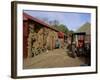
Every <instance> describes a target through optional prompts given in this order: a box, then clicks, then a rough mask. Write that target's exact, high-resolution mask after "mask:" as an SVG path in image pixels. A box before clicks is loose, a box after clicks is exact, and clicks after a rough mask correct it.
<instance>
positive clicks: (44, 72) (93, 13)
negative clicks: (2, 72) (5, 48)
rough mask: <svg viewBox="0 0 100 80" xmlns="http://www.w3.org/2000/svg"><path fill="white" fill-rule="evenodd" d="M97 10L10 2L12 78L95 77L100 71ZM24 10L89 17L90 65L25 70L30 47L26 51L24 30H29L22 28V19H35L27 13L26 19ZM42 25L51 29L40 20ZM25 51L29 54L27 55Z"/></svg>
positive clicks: (94, 7) (95, 7) (53, 4)
mask: <svg viewBox="0 0 100 80" xmlns="http://www.w3.org/2000/svg"><path fill="white" fill-rule="evenodd" d="M97 10H98V9H97V6H89V5H74V4H58V3H42V2H25V1H12V2H11V77H12V78H34V77H50V76H66V75H80V74H96V73H97V72H98V70H97V56H98V54H97V49H98V48H97V35H98V34H97V28H98V27H97V23H98V21H97V17H98V15H97ZM25 11H26V12H27V11H34V12H36V11H40V12H38V13H41V11H42V12H43V11H45V13H47V12H50V11H51V12H57V13H59V12H62V13H63V12H65V13H78V14H80V13H83V14H85V13H88V14H90V23H91V28H90V34H91V37H90V45H91V49H90V62H89V63H90V65H89V66H87V65H86V66H84V64H83V66H78V67H77V66H75V67H74V66H73V67H72V66H71V67H66V66H63V67H53V68H52V67H51V68H50V67H49V68H48V67H47V68H44V67H43V68H42V67H38V68H37V67H35V68H26V67H25V66H24V62H25V61H24V58H26V57H27V56H28V54H26V52H27V51H28V50H27V47H26V48H25V46H26V45H24V41H25V40H27V39H26V38H25V39H24V37H23V35H24V31H25V30H26V28H25V29H24V28H23V25H24V22H23V20H24V19H25V20H27V19H28V18H29V19H30V20H31V19H32V20H33V18H34V17H31V16H30V15H27V14H26V17H25V18H24V17H23V15H24V12H25ZM46 11H47V12H46ZM41 15H42V14H41ZM49 16H50V15H49ZM76 18H77V17H76ZM34 19H35V21H37V22H39V20H38V19H36V18H34ZM39 24H41V25H46V27H48V24H45V23H44V22H42V21H40V22H39ZM28 26H31V25H28ZM30 28H32V27H30ZM28 29H29V28H28ZM33 29H34V28H33ZM52 30H54V31H56V29H54V28H52V29H51V31H52ZM26 31H27V30H26ZM40 34H41V33H40ZM76 34H78V35H80V34H79V33H75V34H74V35H76ZM82 34H83V33H82ZM25 35H26V34H25ZM25 43H26V42H25ZM27 43H28V42H27ZM91 43H92V44H91ZM37 45H38V44H37ZM35 46H36V45H35ZM28 47H29V46H28ZM24 48H25V49H24ZM24 52H25V54H26V55H24ZM33 52H34V51H33ZM51 54H52V53H51ZM29 56H30V55H29ZM31 56H32V55H31ZM33 56H34V55H33ZM48 60H49V59H48ZM48 60H47V61H48ZM30 62H31V61H29V63H30ZM58 63H59V61H58ZM41 64H42V63H41ZM26 65H27V64H26ZM82 70H83V71H82Z"/></svg>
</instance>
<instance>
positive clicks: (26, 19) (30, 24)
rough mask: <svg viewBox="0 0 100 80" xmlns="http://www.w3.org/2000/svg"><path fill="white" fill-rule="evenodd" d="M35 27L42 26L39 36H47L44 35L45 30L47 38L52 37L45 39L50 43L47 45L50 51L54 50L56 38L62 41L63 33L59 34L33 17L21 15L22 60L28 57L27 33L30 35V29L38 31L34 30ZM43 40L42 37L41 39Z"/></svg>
mask: <svg viewBox="0 0 100 80" xmlns="http://www.w3.org/2000/svg"><path fill="white" fill-rule="evenodd" d="M37 25H39V26H42V28H43V29H42V30H41V31H42V32H41V33H40V34H42V33H43V34H47V33H44V32H45V31H46V30H47V32H49V35H48V36H52V37H47V39H48V42H50V43H49V45H50V48H51V49H53V48H54V46H55V45H54V44H55V40H56V39H57V38H60V39H64V33H63V32H59V31H58V30H57V29H54V28H52V27H50V25H48V24H47V23H45V22H44V21H42V20H39V19H37V18H35V17H33V16H30V15H28V14H26V13H23V57H24V58H27V57H28V56H29V55H30V53H29V52H28V46H29V42H28V38H29V33H30V32H29V29H30V28H32V29H34V30H35V31H38V30H37V29H36V28H37ZM50 39H51V40H50ZM43 40H44V37H43ZM30 44H31V42H30ZM41 45H44V44H41Z"/></svg>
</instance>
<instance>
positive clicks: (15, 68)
mask: <svg viewBox="0 0 100 80" xmlns="http://www.w3.org/2000/svg"><path fill="white" fill-rule="evenodd" d="M18 4H25V5H37V6H38V5H45V6H53V7H54V6H55V7H58V6H59V7H72V8H74V7H75V8H86V9H88V8H89V9H95V10H96V13H95V18H96V19H95V20H96V21H95V22H96V23H95V26H96V27H95V28H96V29H95V30H96V31H95V32H96V33H95V34H96V35H95V37H96V38H95V41H96V43H95V44H96V45H95V51H96V52H95V53H96V54H95V55H96V58H95V61H96V64H95V65H96V67H95V71H90V72H76V73H66V72H65V73H59V74H54V73H51V74H41V75H27V76H19V75H18V66H17V65H18V61H17V59H18V56H17V53H18V51H17V50H18V49H17V47H18V45H17V44H18V41H17V40H18V39H17V33H18V28H17V26H18V24H17V19H18V18H17V17H18V14H17V10H18V6H17V5H18ZM97 13H98V9H97V6H88V5H73V4H58V3H40V2H25V1H12V2H11V77H12V78H32V77H50V76H65V75H80V74H94V73H97V71H98V68H97V66H98V65H97V56H98V54H97V49H98V48H97V42H98V41H97V40H98V39H97V38H98V34H97V33H98V32H97V28H98V26H97V24H98V20H97V18H98V14H97Z"/></svg>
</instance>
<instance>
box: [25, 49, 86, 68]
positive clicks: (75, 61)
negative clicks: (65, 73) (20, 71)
mask: <svg viewBox="0 0 100 80" xmlns="http://www.w3.org/2000/svg"><path fill="white" fill-rule="evenodd" d="M81 64H84V62H83V61H82V60H80V59H79V58H78V57H76V58H72V57H69V56H68V55H67V52H66V51H65V50H64V49H55V50H53V51H49V52H46V53H42V54H40V55H38V56H36V57H33V58H28V59H24V62H23V65H24V67H23V68H24V69H32V68H53V67H74V66H80V65H81Z"/></svg>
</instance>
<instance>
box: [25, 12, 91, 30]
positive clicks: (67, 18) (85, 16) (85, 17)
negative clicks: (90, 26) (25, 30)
mask: <svg viewBox="0 0 100 80" xmlns="http://www.w3.org/2000/svg"><path fill="white" fill-rule="evenodd" d="M24 12H25V13H27V14H29V15H31V16H33V17H36V18H38V19H41V20H43V19H48V21H54V20H57V21H59V23H60V24H64V25H66V26H67V28H68V29H69V30H73V31H76V30H77V29H78V28H79V27H80V26H82V25H83V24H85V23H87V22H89V23H90V22H91V14H90V13H76V12H54V11H34V10H24Z"/></svg>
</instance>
